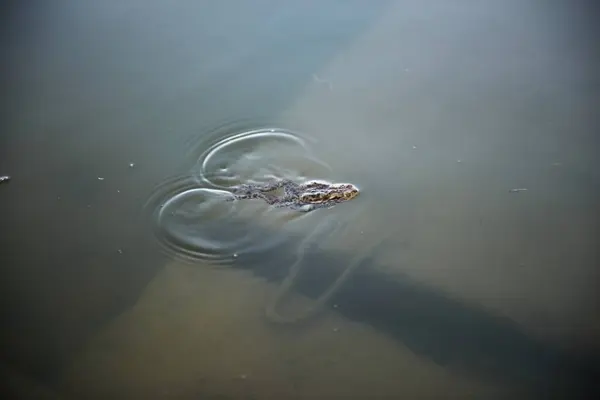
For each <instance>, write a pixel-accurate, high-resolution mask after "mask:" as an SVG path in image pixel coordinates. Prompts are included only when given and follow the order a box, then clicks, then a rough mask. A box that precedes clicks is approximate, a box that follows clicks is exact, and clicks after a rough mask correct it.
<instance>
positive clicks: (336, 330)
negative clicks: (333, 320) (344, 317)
mask: <svg viewBox="0 0 600 400" xmlns="http://www.w3.org/2000/svg"><path fill="white" fill-rule="evenodd" d="M339 330H340V328H333V329H332V331H334V332H338V331H339Z"/></svg>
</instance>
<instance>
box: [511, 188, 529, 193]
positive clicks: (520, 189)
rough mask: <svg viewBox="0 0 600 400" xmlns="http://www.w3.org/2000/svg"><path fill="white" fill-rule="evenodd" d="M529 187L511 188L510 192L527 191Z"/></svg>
mask: <svg viewBox="0 0 600 400" xmlns="http://www.w3.org/2000/svg"><path fill="white" fill-rule="evenodd" d="M526 191H527V188H516V189H510V190H509V192H510V193H519V192H526Z"/></svg>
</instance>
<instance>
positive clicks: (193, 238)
mask: <svg viewBox="0 0 600 400" xmlns="http://www.w3.org/2000/svg"><path fill="white" fill-rule="evenodd" d="M228 198H231V194H230V193H229V192H226V191H222V190H218V189H214V188H208V187H203V186H202V182H200V181H198V179H197V178H195V177H192V176H186V177H176V178H172V179H170V180H168V181H166V182H164V183H162V184H161V185H160V186H159V187H157V188H156V189H155V191H154V194H153V196H152V197H151V198H150V199H149V201H148V202H147V203H146V209H147V210H148V211H149V212H150V213H151V222H152V225H153V231H154V234H155V236H156V238H157V239H158V241H159V242H160V244H161V245H162V246H163V249H164V250H165V251H166V252H167V253H168V254H169V255H171V256H175V257H176V258H179V259H184V260H188V261H194V260H205V261H210V262H213V263H216V264H223V263H229V262H231V261H232V260H233V259H234V258H236V257H237V256H238V254H240V253H242V252H248V251H256V250H257V249H258V248H261V249H265V248H269V247H272V246H276V245H277V244H278V243H279V242H280V240H278V238H277V236H276V235H273V237H272V238H269V237H266V238H265V237H264V235H263V236H262V237H259V235H257V233H256V232H255V231H254V230H253V229H252V224H251V223H249V221H244V220H242V219H239V218H237V217H238V214H239V213H238V212H237V211H238V204H237V202H230V201H226V200H227V199H228Z"/></svg>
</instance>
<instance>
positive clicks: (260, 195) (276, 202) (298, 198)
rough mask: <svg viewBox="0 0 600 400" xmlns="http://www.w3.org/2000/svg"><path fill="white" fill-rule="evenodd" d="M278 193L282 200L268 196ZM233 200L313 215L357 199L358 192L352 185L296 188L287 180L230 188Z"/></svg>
mask: <svg viewBox="0 0 600 400" xmlns="http://www.w3.org/2000/svg"><path fill="white" fill-rule="evenodd" d="M277 189H283V196H279V197H278V196H273V195H268V194H267V193H268V192H272V191H274V190H277ZM232 194H233V198H232V199H231V200H236V199H237V200H239V199H262V200H264V201H266V202H267V203H268V204H270V205H273V206H275V207H287V208H291V209H293V210H298V211H305V212H306V211H312V210H314V209H317V208H328V207H332V206H334V205H336V204H338V203H342V202H344V201H348V200H351V199H353V198H355V197H356V196H358V194H359V190H358V188H357V187H356V186H354V185H353V184H351V183H328V182H320V181H309V182H306V183H302V184H298V183H295V182H292V181H291V180H288V179H283V180H278V181H275V182H269V183H266V184H260V185H258V184H249V185H240V186H236V187H234V188H233V192H232Z"/></svg>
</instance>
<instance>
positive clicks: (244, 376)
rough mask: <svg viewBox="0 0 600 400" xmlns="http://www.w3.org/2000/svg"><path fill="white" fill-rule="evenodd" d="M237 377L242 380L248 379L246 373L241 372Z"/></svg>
mask: <svg viewBox="0 0 600 400" xmlns="http://www.w3.org/2000/svg"><path fill="white" fill-rule="evenodd" d="M239 378H240V379H242V380H245V379H248V375H246V374H241V375H240V376H239Z"/></svg>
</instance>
